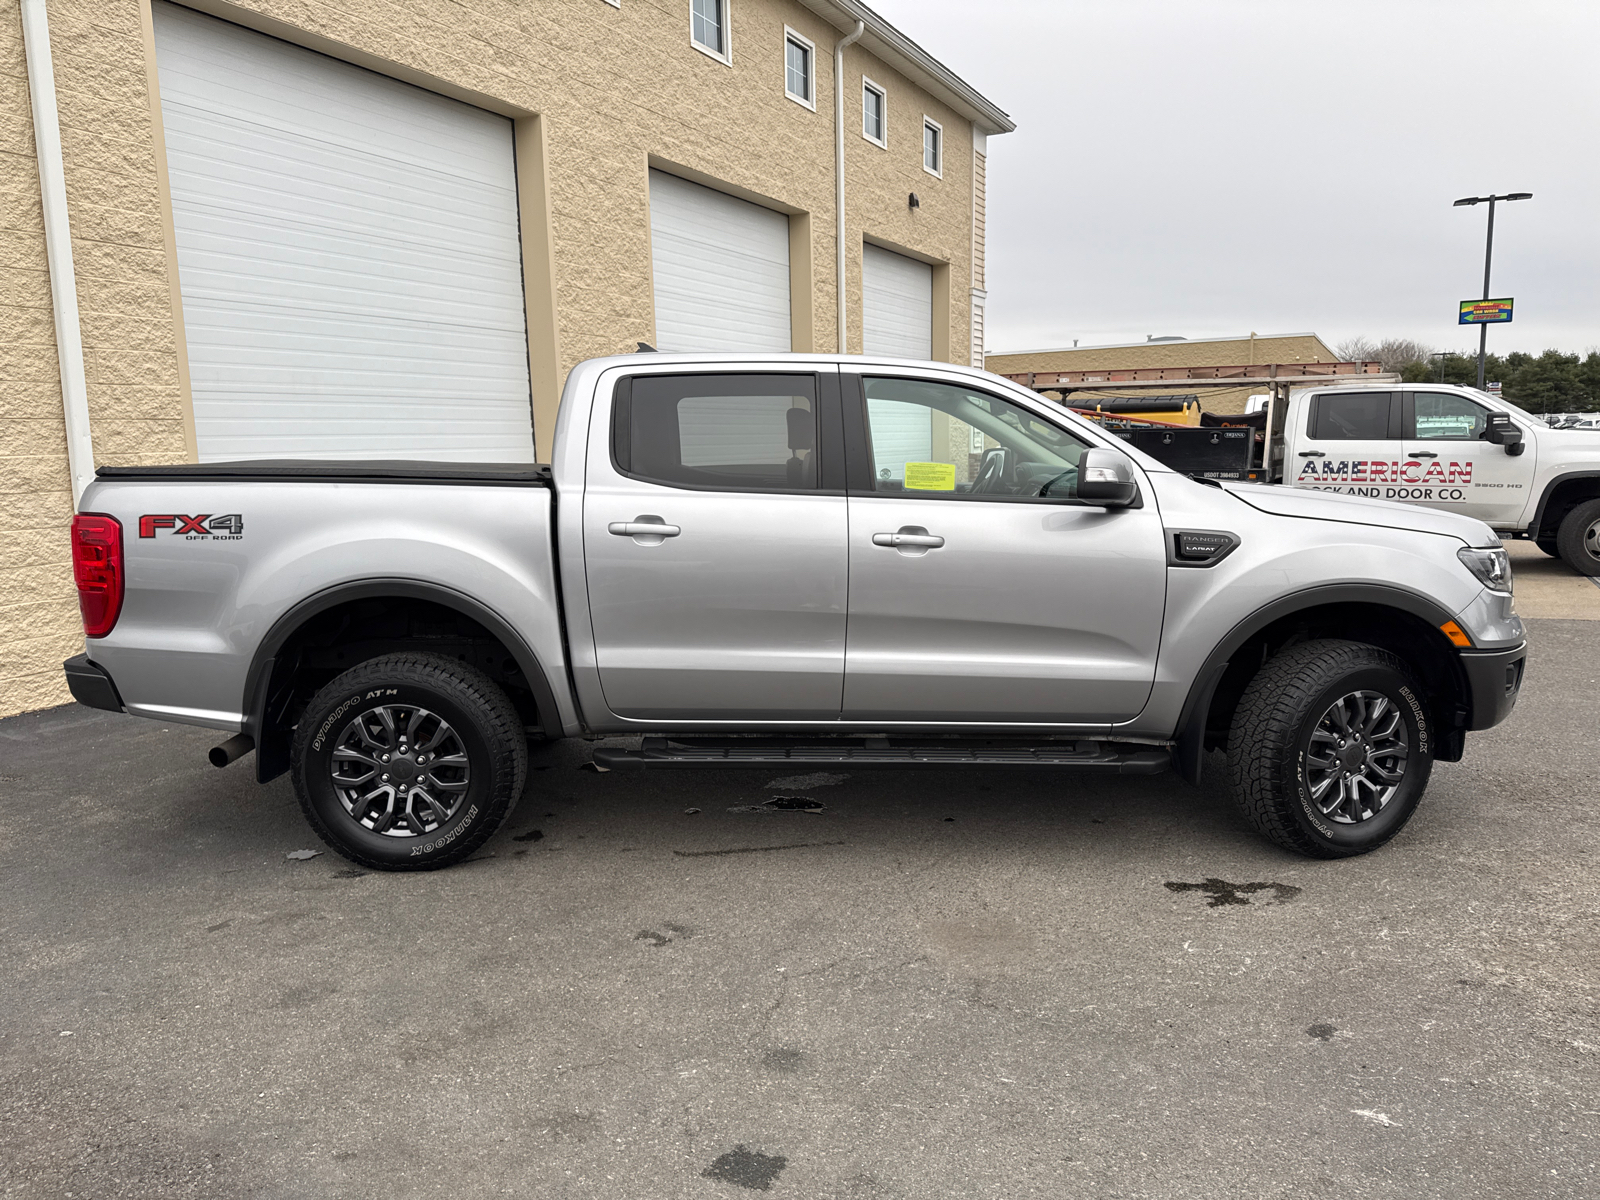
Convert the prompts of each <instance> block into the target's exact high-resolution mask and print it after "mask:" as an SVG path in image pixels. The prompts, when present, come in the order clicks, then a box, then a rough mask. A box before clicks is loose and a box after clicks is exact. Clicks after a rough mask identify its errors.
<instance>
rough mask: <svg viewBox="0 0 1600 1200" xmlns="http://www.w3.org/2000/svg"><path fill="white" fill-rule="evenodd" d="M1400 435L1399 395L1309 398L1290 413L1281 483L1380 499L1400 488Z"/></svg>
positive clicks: (1332, 394) (1331, 394) (1347, 394)
mask: <svg viewBox="0 0 1600 1200" xmlns="http://www.w3.org/2000/svg"><path fill="white" fill-rule="evenodd" d="M1400 431H1401V405H1400V393H1399V392H1390V391H1379V392H1369V391H1357V390H1356V389H1354V388H1351V389H1349V390H1348V391H1346V390H1343V389H1341V390H1339V391H1336V392H1322V393H1320V394H1313V395H1312V396H1310V397H1308V398H1307V399H1306V402H1305V404H1304V406H1303V409H1302V411H1299V412H1296V411H1293V410H1291V411H1290V413H1289V421H1288V423H1287V424H1286V427H1285V432H1286V433H1287V435H1288V436H1287V440H1288V442H1289V447H1288V457H1287V459H1286V461H1285V462H1284V468H1283V474H1284V480H1285V481H1286V482H1288V483H1292V484H1294V485H1295V486H1296V487H1305V488H1315V489H1318V490H1320V491H1325V492H1347V493H1349V494H1351V495H1356V496H1371V497H1376V498H1378V499H1383V498H1384V497H1385V494H1386V493H1391V492H1394V491H1396V490H1399V489H1400V488H1401V487H1402V484H1401V482H1400V474H1401V472H1400V464H1399V461H1398V459H1399V455H1400V451H1401V449H1402V447H1401V443H1400ZM1387 498H1388V499H1390V500H1394V499H1397V498H1399V497H1397V496H1395V495H1392V494H1391V495H1388V497H1387Z"/></svg>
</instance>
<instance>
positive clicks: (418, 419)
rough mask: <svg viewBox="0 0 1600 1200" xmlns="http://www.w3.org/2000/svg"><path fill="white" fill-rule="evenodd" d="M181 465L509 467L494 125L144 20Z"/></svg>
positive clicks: (511, 409)
mask: <svg viewBox="0 0 1600 1200" xmlns="http://www.w3.org/2000/svg"><path fill="white" fill-rule="evenodd" d="M155 33H156V60H157V64H158V67H159V72H160V80H161V112H162V118H163V122H164V124H165V127H166V143H167V164H168V174H169V178H170V180H171V189H172V210H173V220H174V223H175V225H176V232H177V251H178V269H179V280H180V285H181V288H182V294H183V315H184V329H185V332H186V335H187V339H188V343H189V367H190V381H191V388H192V392H193V396H194V412H195V432H196V435H197V437H198V441H199V450H200V457H201V459H203V460H208V461H215V460H218V459H234V458H278V457H295V458H343V457H350V458H435V459H448V460H455V461H471V460H483V461H531V460H532V459H533V436H532V426H531V414H530V407H529V394H528V352H527V331H526V326H525V317H524V309H523V297H522V263H521V246H520V242H519V238H518V230H517V191H516V173H515V164H514V159H513V150H512V137H511V122H510V121H509V120H507V119H506V118H505V117H501V116H497V115H495V114H493V113H488V112H484V111H483V110H481V109H477V108H473V107H471V106H470V105H466V104H462V103H459V102H458V101H455V100H449V99H446V98H445V97H443V96H438V95H435V94H433V93H432V92H427V91H423V90H422V89H420V88H415V87H412V86H410V85H409V84H404V83H400V82H398V81H396V80H393V79H389V78H386V77H384V76H382V75H377V74H374V73H372V72H370V71H364V70H362V69H360V68H359V67H353V66H350V65H349V64H348V63H342V62H339V61H337V60H335V59H332V58H328V57H325V56H323V55H321V54H316V53H313V52H312V51H309V50H305V49H302V48H300V47H298V46H292V45H290V44H288V43H287V42H281V41H278V40H277V39H276V38H270V37H267V36H265V35H264V34H259V33H255V32H252V31H250V30H247V29H241V28H240V27H239V26H237V25H231V24H229V23H227V22H225V21H220V20H217V19H216V18H214V17H208V16H203V15H201V14H199V13H196V12H193V11H191V10H189V9H186V8H179V7H176V6H173V5H169V4H165V3H157V4H156V5H155Z"/></svg>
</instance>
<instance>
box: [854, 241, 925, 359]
mask: <svg viewBox="0 0 1600 1200" xmlns="http://www.w3.org/2000/svg"><path fill="white" fill-rule="evenodd" d="M862 249H863V253H862V256H861V346H862V351H863V353H866V354H881V355H885V356H890V357H894V358H923V359H926V358H932V357H933V268H932V267H930V266H929V265H928V264H927V263H925V262H918V261H917V260H916V259H914V258H907V257H906V256H905V255H904V254H896V253H894V251H892V250H885V249H884V248H883V247H882V246H873V245H870V244H869V245H866V246H864V247H863V248H862Z"/></svg>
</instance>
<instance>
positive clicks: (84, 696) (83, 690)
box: [61, 654, 123, 712]
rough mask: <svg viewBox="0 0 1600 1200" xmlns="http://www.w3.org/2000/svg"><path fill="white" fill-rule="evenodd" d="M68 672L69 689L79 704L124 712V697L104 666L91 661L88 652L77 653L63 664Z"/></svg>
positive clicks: (63, 667)
mask: <svg viewBox="0 0 1600 1200" xmlns="http://www.w3.org/2000/svg"><path fill="white" fill-rule="evenodd" d="M61 666H62V669H63V670H65V671H66V673H67V690H68V691H70V692H71V693H72V698H73V699H74V700H76V701H77V702H78V703H79V704H84V705H87V706H88V707H90V708H103V709H106V710H107V711H109V712H122V711H123V709H122V697H121V696H120V695H119V694H118V693H117V685H116V684H114V683H112V682H111V676H110V675H108V674H106V672H105V668H104V667H99V666H96V665H95V664H94V663H92V662H90V661H89V656H88V655H87V654H75V655H73V656H72V657H71V658H69V659H67V661H66V662H64V663H62V664H61Z"/></svg>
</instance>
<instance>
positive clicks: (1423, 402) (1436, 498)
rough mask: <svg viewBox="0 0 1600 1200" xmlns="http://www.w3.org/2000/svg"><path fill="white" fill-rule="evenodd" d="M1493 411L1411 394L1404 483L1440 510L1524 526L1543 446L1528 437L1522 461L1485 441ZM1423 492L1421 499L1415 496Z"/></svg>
mask: <svg viewBox="0 0 1600 1200" xmlns="http://www.w3.org/2000/svg"><path fill="white" fill-rule="evenodd" d="M1489 411H1490V410H1489V408H1488V406H1487V405H1484V404H1479V403H1478V402H1477V401H1476V400H1472V399H1470V398H1468V397H1466V396H1462V395H1458V394H1457V393H1455V392H1430V391H1426V390H1423V389H1420V388H1419V389H1416V390H1413V391H1409V392H1407V393H1406V394H1405V417H1404V422H1405V430H1406V437H1405V449H1406V459H1407V462H1406V464H1405V466H1404V467H1403V468H1402V469H1403V470H1405V471H1406V472H1407V473H1408V474H1409V475H1411V476H1412V477H1414V478H1415V480H1416V483H1415V484H1411V485H1404V486H1407V487H1409V490H1410V491H1411V492H1412V493H1413V494H1412V495H1411V496H1408V497H1405V498H1406V499H1412V500H1418V499H1420V502H1421V503H1423V504H1428V505H1431V506H1433V507H1435V508H1444V509H1448V510H1450V511H1451V512H1458V513H1462V514H1464V515H1466V516H1469V517H1477V518H1478V520H1480V521H1485V522H1487V523H1488V524H1490V525H1497V526H1499V527H1500V528H1502V529H1508V528H1515V527H1516V526H1517V525H1519V524H1520V522H1521V518H1522V511H1523V509H1524V508H1525V507H1526V505H1527V502H1528V484H1529V481H1530V480H1532V478H1533V469H1534V462H1535V461H1536V459H1537V456H1538V452H1539V448H1538V444H1537V441H1536V439H1534V438H1527V439H1526V440H1525V441H1524V442H1523V443H1522V446H1523V452H1522V453H1521V454H1519V455H1517V456H1516V457H1512V456H1511V455H1509V454H1507V453H1506V448H1505V447H1504V446H1497V445H1495V444H1494V443H1492V442H1486V441H1484V440H1483V431H1484V428H1485V426H1486V425H1487V423H1488V419H1489ZM1417 492H1421V493H1422V495H1421V497H1420V498H1419V497H1417V496H1416V495H1415V493H1417Z"/></svg>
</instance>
